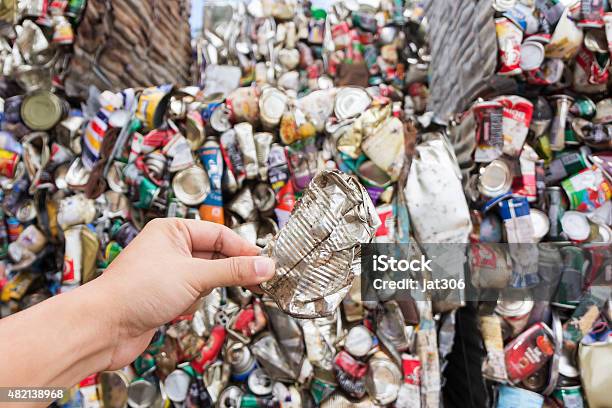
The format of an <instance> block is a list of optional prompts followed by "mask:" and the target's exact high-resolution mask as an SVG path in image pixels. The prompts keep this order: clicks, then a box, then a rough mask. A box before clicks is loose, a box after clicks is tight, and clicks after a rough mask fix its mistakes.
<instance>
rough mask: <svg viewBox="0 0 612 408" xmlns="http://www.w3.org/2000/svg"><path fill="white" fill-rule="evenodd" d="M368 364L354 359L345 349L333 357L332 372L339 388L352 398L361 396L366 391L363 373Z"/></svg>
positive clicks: (364, 373) (366, 369)
mask: <svg viewBox="0 0 612 408" xmlns="http://www.w3.org/2000/svg"><path fill="white" fill-rule="evenodd" d="M368 368H369V366H368V365H366V364H365V363H364V362H361V361H359V360H356V359H355V358H354V357H352V356H351V355H350V354H348V353H347V352H346V351H341V352H340V353H338V354H337V355H336V357H334V373H335V374H336V381H338V385H339V386H340V388H341V389H342V390H343V391H344V392H346V393H347V394H348V395H350V396H351V397H353V398H361V397H363V396H364V395H365V393H366V386H365V375H366V372H367V371H368Z"/></svg>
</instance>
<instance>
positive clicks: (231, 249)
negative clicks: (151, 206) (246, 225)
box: [182, 220, 260, 256]
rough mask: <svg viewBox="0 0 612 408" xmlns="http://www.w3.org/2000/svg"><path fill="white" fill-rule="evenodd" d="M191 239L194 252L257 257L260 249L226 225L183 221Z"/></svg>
mask: <svg viewBox="0 0 612 408" xmlns="http://www.w3.org/2000/svg"><path fill="white" fill-rule="evenodd" d="M182 222H183V225H184V226H185V227H186V229H187V231H188V233H189V236H190V238H191V250H192V252H218V253H221V254H223V255H225V256H245V255H257V254H259V251H260V249H259V248H258V247H256V246H255V245H252V244H250V243H249V242H247V241H246V240H245V239H244V238H242V237H241V236H240V235H238V234H236V233H235V232H234V231H232V230H231V229H229V228H227V227H226V226H225V225H221V224H215V223H213V222H207V221H198V220H182Z"/></svg>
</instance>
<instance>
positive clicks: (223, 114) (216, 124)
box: [210, 104, 232, 133]
mask: <svg viewBox="0 0 612 408" xmlns="http://www.w3.org/2000/svg"><path fill="white" fill-rule="evenodd" d="M231 116H232V112H231V111H230V110H229V109H228V107H227V106H225V104H223V105H219V106H217V107H216V108H215V110H214V111H213V113H212V115H211V116H210V126H211V127H212V128H213V129H214V130H216V131H217V132H220V133H222V132H226V131H228V130H230V129H231V128H232V124H231V123H230V118H231Z"/></svg>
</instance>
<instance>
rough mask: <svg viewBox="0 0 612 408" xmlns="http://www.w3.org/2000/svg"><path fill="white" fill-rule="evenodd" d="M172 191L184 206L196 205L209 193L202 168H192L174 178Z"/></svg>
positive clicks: (207, 181)
mask: <svg viewBox="0 0 612 408" xmlns="http://www.w3.org/2000/svg"><path fill="white" fill-rule="evenodd" d="M172 190H173V191H174V194H175V195H176V198H178V199H179V200H181V202H183V203H185V204H186V205H198V204H200V203H202V202H203V201H204V199H205V198H206V196H208V194H209V193H210V181H209V178H208V175H207V174H206V172H205V171H204V170H202V168H200V167H197V166H192V167H189V168H188V169H185V170H182V171H181V172H179V173H178V174H177V175H176V176H174V179H173V180H172Z"/></svg>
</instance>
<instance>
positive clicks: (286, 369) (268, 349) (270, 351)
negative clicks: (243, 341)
mask: <svg viewBox="0 0 612 408" xmlns="http://www.w3.org/2000/svg"><path fill="white" fill-rule="evenodd" d="M251 352H252V353H253V355H254V356H255V358H256V359H257V361H258V363H259V365H260V367H262V368H263V370H264V371H265V373H266V374H268V375H269V376H270V378H273V379H275V380H277V381H287V382H292V381H294V380H295V379H296V378H297V376H298V374H299V373H297V372H296V371H294V370H293V368H292V367H291V366H290V364H289V362H288V361H287V359H286V358H285V356H284V354H283V352H282V351H281V348H280V346H279V343H278V341H277V340H276V339H275V338H274V336H273V335H272V334H270V333H269V332H267V333H263V334H262V335H261V336H260V337H259V338H258V339H257V340H255V341H254V342H253V343H252V345H251Z"/></svg>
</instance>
